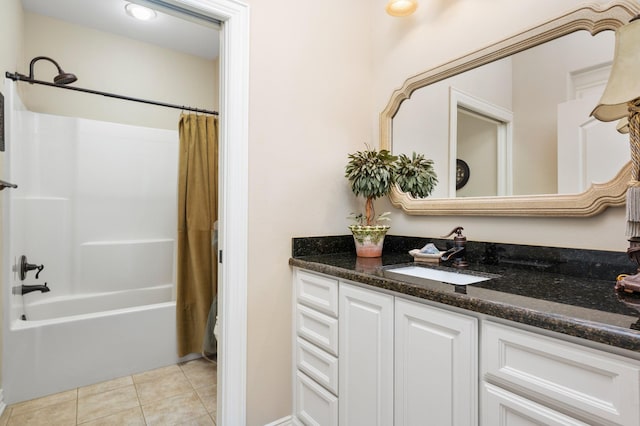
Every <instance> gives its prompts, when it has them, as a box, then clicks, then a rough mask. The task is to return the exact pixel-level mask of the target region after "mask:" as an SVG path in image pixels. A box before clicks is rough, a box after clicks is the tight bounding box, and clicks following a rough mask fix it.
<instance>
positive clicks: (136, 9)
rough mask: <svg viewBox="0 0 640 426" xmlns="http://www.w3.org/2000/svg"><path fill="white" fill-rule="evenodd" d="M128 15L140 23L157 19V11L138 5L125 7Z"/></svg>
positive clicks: (129, 4) (130, 4) (131, 4)
mask: <svg viewBox="0 0 640 426" xmlns="http://www.w3.org/2000/svg"><path fill="white" fill-rule="evenodd" d="M124 10H125V11H126V12H127V15H129V16H131V17H132V18H135V19H138V20H140V21H149V20H151V19H153V18H155V17H156V11H155V10H153V9H149V8H148V7H144V6H140V5H138V4H133V3H127V5H126V6H125V7H124Z"/></svg>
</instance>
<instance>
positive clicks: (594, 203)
mask: <svg viewBox="0 0 640 426" xmlns="http://www.w3.org/2000/svg"><path fill="white" fill-rule="evenodd" d="M639 12H640V8H639V6H638V5H637V4H636V3H633V2H630V1H624V0H623V1H617V2H614V3H611V4H609V5H607V6H597V5H588V6H584V7H581V8H579V9H576V10H574V11H572V12H569V13H567V14H565V15H563V16H560V17H558V18H556V19H553V20H551V21H549V22H546V23H544V24H542V25H539V26H537V27H534V28H531V29H529V30H527V31H524V32H522V33H520V34H517V35H515V36H513V37H510V38H508V39H506V40H503V41H501V42H498V43H495V44H493V45H491V46H488V47H486V48H484V49H481V50H478V51H476V52H473V53H470V54H468V55H466V56H463V57H461V58H458V59H455V60H453V61H450V62H448V63H446V64H444V65H441V66H439V67H436V68H433V69H430V70H428V71H425V72H423V73H420V74H418V75H415V76H413V77H410V78H408V79H407V80H406V81H405V82H404V84H403V86H402V87H401V88H400V89H398V90H396V91H394V92H393V94H392V96H391V99H390V101H389V103H388V104H387V107H386V108H385V109H384V111H382V113H381V114H380V144H381V148H383V149H389V150H391V151H392V152H394V153H396V154H399V153H405V154H411V152H413V151H415V152H419V153H424V154H425V156H426V157H427V158H430V159H432V160H434V164H435V167H436V172H437V173H438V179H439V183H438V186H437V187H436V189H435V190H434V192H433V193H432V194H431V196H430V197H428V198H424V199H416V198H413V197H411V196H410V195H409V194H406V193H403V192H401V191H399V190H398V189H397V188H396V189H394V190H393V191H392V193H391V195H390V199H391V202H392V203H393V205H394V206H396V207H400V208H402V209H403V210H404V211H405V212H406V213H408V214H423V215H450V214H453V215H485V216H487V215H490V216H591V215H595V214H598V213H600V212H601V211H602V210H604V209H605V208H606V207H608V206H620V205H624V203H625V192H626V185H627V182H628V180H629V176H630V164H629V157H630V156H629V140H628V136H627V135H620V134H619V133H617V132H616V130H615V123H602V122H599V121H597V120H595V119H593V118H592V117H590V113H591V110H592V109H593V108H594V107H595V105H596V104H597V102H598V99H599V97H600V95H601V94H602V91H603V90H604V87H605V85H606V82H607V78H608V76H609V70H610V66H611V61H612V59H613V50H614V41H615V35H614V32H615V30H616V29H617V28H619V27H620V26H622V25H624V24H626V23H627V22H629V20H630V19H631V18H633V17H634V16H636V15H637V14H638V13H639Z"/></svg>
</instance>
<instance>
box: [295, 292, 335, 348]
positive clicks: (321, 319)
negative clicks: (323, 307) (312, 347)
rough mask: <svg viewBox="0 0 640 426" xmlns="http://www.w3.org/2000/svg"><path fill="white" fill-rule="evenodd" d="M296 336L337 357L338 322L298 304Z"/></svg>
mask: <svg viewBox="0 0 640 426" xmlns="http://www.w3.org/2000/svg"><path fill="white" fill-rule="evenodd" d="M296 330H297V332H298V336H301V337H304V338H305V339H307V340H308V341H310V342H312V343H315V344H316V345H318V346H320V347H321V348H322V349H324V350H326V351H327V352H329V353H330V354H332V355H336V356H338V320H337V319H335V318H331V317H330V316H328V315H325V314H323V313H320V312H318V311H315V310H313V309H311V308H308V307H306V306H303V305H300V304H298V309H297V311H296Z"/></svg>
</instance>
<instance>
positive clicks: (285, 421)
mask: <svg viewBox="0 0 640 426" xmlns="http://www.w3.org/2000/svg"><path fill="white" fill-rule="evenodd" d="M294 424H295V423H293V419H292V418H291V416H287V417H283V418H281V419H278V420H276V421H273V422H271V423H268V424H266V425H264V426H293V425H294Z"/></svg>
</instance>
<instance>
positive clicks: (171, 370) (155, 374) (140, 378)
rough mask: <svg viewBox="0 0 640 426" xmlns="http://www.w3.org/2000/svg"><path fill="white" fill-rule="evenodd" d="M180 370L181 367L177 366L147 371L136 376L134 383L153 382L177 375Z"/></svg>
mask: <svg viewBox="0 0 640 426" xmlns="http://www.w3.org/2000/svg"><path fill="white" fill-rule="evenodd" d="M177 371H182V370H180V367H178V366H177V365H169V366H168V367H162V368H156V369H155V370H150V371H145V372H144V373H140V374H134V375H133V382H134V383H144V382H149V381H152V380H157V379H160V378H162V377H164V376H167V375H170V374H175V373H176V372H177Z"/></svg>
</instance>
